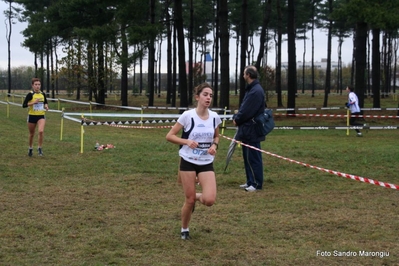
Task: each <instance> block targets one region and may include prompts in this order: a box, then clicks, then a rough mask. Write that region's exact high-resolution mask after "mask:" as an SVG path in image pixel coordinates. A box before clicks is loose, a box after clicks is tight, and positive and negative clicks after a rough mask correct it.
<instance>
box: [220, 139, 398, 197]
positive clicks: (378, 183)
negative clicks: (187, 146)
mask: <svg viewBox="0 0 399 266" xmlns="http://www.w3.org/2000/svg"><path fill="white" fill-rule="evenodd" d="M219 135H220V136H221V137H223V138H225V139H228V140H230V141H234V142H236V143H239V144H241V145H243V146H246V147H249V148H251V149H254V150H257V151H260V152H263V153H265V154H268V155H270V156H273V157H277V158H279V159H283V160H286V161H289V162H291V163H296V164H299V165H302V166H305V167H309V168H312V169H317V170H320V171H322V172H326V173H329V174H333V175H337V176H340V177H345V178H349V179H353V180H357V181H360V182H364V183H369V184H373V185H377V186H381V187H386V188H392V189H396V190H398V189H399V186H398V185H395V184H390V183H385V182H381V181H377V180H373V179H369V178H365V177H361V176H356V175H351V174H346V173H341V172H337V171H333V170H329V169H325V168H321V167H318V166H313V165H310V164H307V163H302V162H299V161H296V160H293V159H289V158H286V157H283V156H280V155H277V154H274V153H271V152H268V151H264V150H261V149H258V148H256V147H254V146H251V145H248V144H245V143H242V142H240V141H237V140H235V139H232V138H229V137H227V136H224V135H222V134H219Z"/></svg>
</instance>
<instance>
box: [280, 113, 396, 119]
mask: <svg viewBox="0 0 399 266" xmlns="http://www.w3.org/2000/svg"><path fill="white" fill-rule="evenodd" d="M273 115H274V116H310V117H347V115H335V114H283V113H275V114H273ZM351 117H364V118H399V116H395V115H351Z"/></svg>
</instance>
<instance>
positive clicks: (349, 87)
mask: <svg viewBox="0 0 399 266" xmlns="http://www.w3.org/2000/svg"><path fill="white" fill-rule="evenodd" d="M347 88H348V89H349V90H350V91H355V88H353V87H352V86H347Z"/></svg>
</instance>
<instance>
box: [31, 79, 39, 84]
mask: <svg viewBox="0 0 399 266" xmlns="http://www.w3.org/2000/svg"><path fill="white" fill-rule="evenodd" d="M36 81H39V82H40V79H39V78H32V83H31V84H32V85H33V83H35V82H36Z"/></svg>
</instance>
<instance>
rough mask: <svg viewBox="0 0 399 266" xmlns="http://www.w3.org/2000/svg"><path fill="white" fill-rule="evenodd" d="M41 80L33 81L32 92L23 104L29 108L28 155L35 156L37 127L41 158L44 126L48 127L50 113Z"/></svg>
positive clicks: (35, 79)
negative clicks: (34, 147)
mask: <svg viewBox="0 0 399 266" xmlns="http://www.w3.org/2000/svg"><path fill="white" fill-rule="evenodd" d="M40 87H41V83H40V79H38V78H33V79H32V91H30V92H29V93H28V94H27V95H26V97H25V101H24V103H23V104H22V107H23V108H28V119H27V122H28V129H29V151H28V155H29V156H32V155H33V137H34V136H35V130H36V125H37V127H38V134H39V139H38V146H37V151H38V154H39V156H43V150H42V145H43V136H44V126H45V125H46V117H45V113H46V111H48V103H47V98H46V95H45V94H44V93H43V92H42V91H41V90H40Z"/></svg>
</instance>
